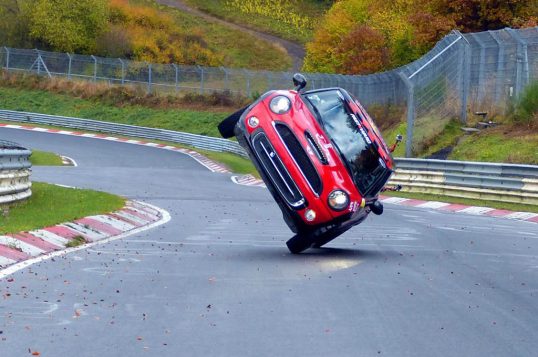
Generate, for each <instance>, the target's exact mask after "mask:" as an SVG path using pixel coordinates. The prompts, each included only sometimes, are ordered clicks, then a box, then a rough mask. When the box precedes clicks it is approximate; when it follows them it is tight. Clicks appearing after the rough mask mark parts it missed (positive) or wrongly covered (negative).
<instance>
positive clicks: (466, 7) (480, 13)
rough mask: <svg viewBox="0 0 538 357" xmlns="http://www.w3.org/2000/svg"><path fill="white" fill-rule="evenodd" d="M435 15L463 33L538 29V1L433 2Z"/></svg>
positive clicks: (467, 0) (463, 0) (445, 0)
mask: <svg viewBox="0 0 538 357" xmlns="http://www.w3.org/2000/svg"><path fill="white" fill-rule="evenodd" d="M431 2H432V4H433V7H434V11H436V12H437V13H439V14H441V15H443V16H446V17H448V18H451V19H452V20H454V22H455V24H456V26H457V27H458V28H459V29H460V30H461V31H464V32H478V31H487V30H498V29H501V28H504V27H522V26H532V25H533V24H534V25H536V20H537V17H538V2H537V1H536V0H432V1H431Z"/></svg>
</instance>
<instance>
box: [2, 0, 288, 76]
mask: <svg viewBox="0 0 538 357" xmlns="http://www.w3.org/2000/svg"><path fill="white" fill-rule="evenodd" d="M0 45H5V46H9V47H15V48H39V49H43V50H51V51H58V52H70V53H79V54H93V55H98V56H103V57H121V58H128V59H133V60H139V61H148V62H157V63H179V64H189V65H206V66H228V67H235V68H250V69H269V70H286V69H288V68H290V67H291V59H290V57H289V56H288V55H287V53H286V51H285V50H284V49H282V48H281V47H279V46H278V45H275V44H273V43H271V42H268V41H265V40H262V39H259V38H257V37H255V36H253V35H251V34H248V33H245V32H243V31H239V30H237V29H233V28H230V27H228V26H224V25H222V24H218V23H215V22H211V21H208V20H206V19H204V18H201V17H198V16H194V15H192V14H189V13H186V12H183V11H179V10H178V9H175V8H172V7H168V6H163V5H159V4H157V3H156V2H155V1H153V0H131V1H128V0H80V1H77V2H71V1H68V0H58V1H55V2H54V5H53V4H52V2H51V1H50V0H36V1H34V0H20V1H18V2H12V1H0Z"/></svg>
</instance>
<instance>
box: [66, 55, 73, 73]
mask: <svg viewBox="0 0 538 357" xmlns="http://www.w3.org/2000/svg"><path fill="white" fill-rule="evenodd" d="M65 54H66V55H67V58H69V64H68V66H67V79H69V80H71V62H72V61H73V58H72V56H71V55H70V54H69V52H66V53H65Z"/></svg>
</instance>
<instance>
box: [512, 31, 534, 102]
mask: <svg viewBox="0 0 538 357" xmlns="http://www.w3.org/2000/svg"><path fill="white" fill-rule="evenodd" d="M506 32H508V34H509V35H510V36H511V37H512V38H513V39H514V40H516V42H517V55H516V60H517V66H516V98H518V97H519V95H520V94H521V92H522V91H523V88H524V87H525V85H526V84H528V83H529V54H528V51H527V43H526V42H525V41H524V40H523V39H522V38H521V35H520V34H519V32H517V31H516V30H514V29H511V28H507V29H506Z"/></svg>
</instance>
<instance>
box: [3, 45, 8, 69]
mask: <svg viewBox="0 0 538 357" xmlns="http://www.w3.org/2000/svg"><path fill="white" fill-rule="evenodd" d="M4 50H6V71H7V72H9V48H7V47H6V46H4Z"/></svg>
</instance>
